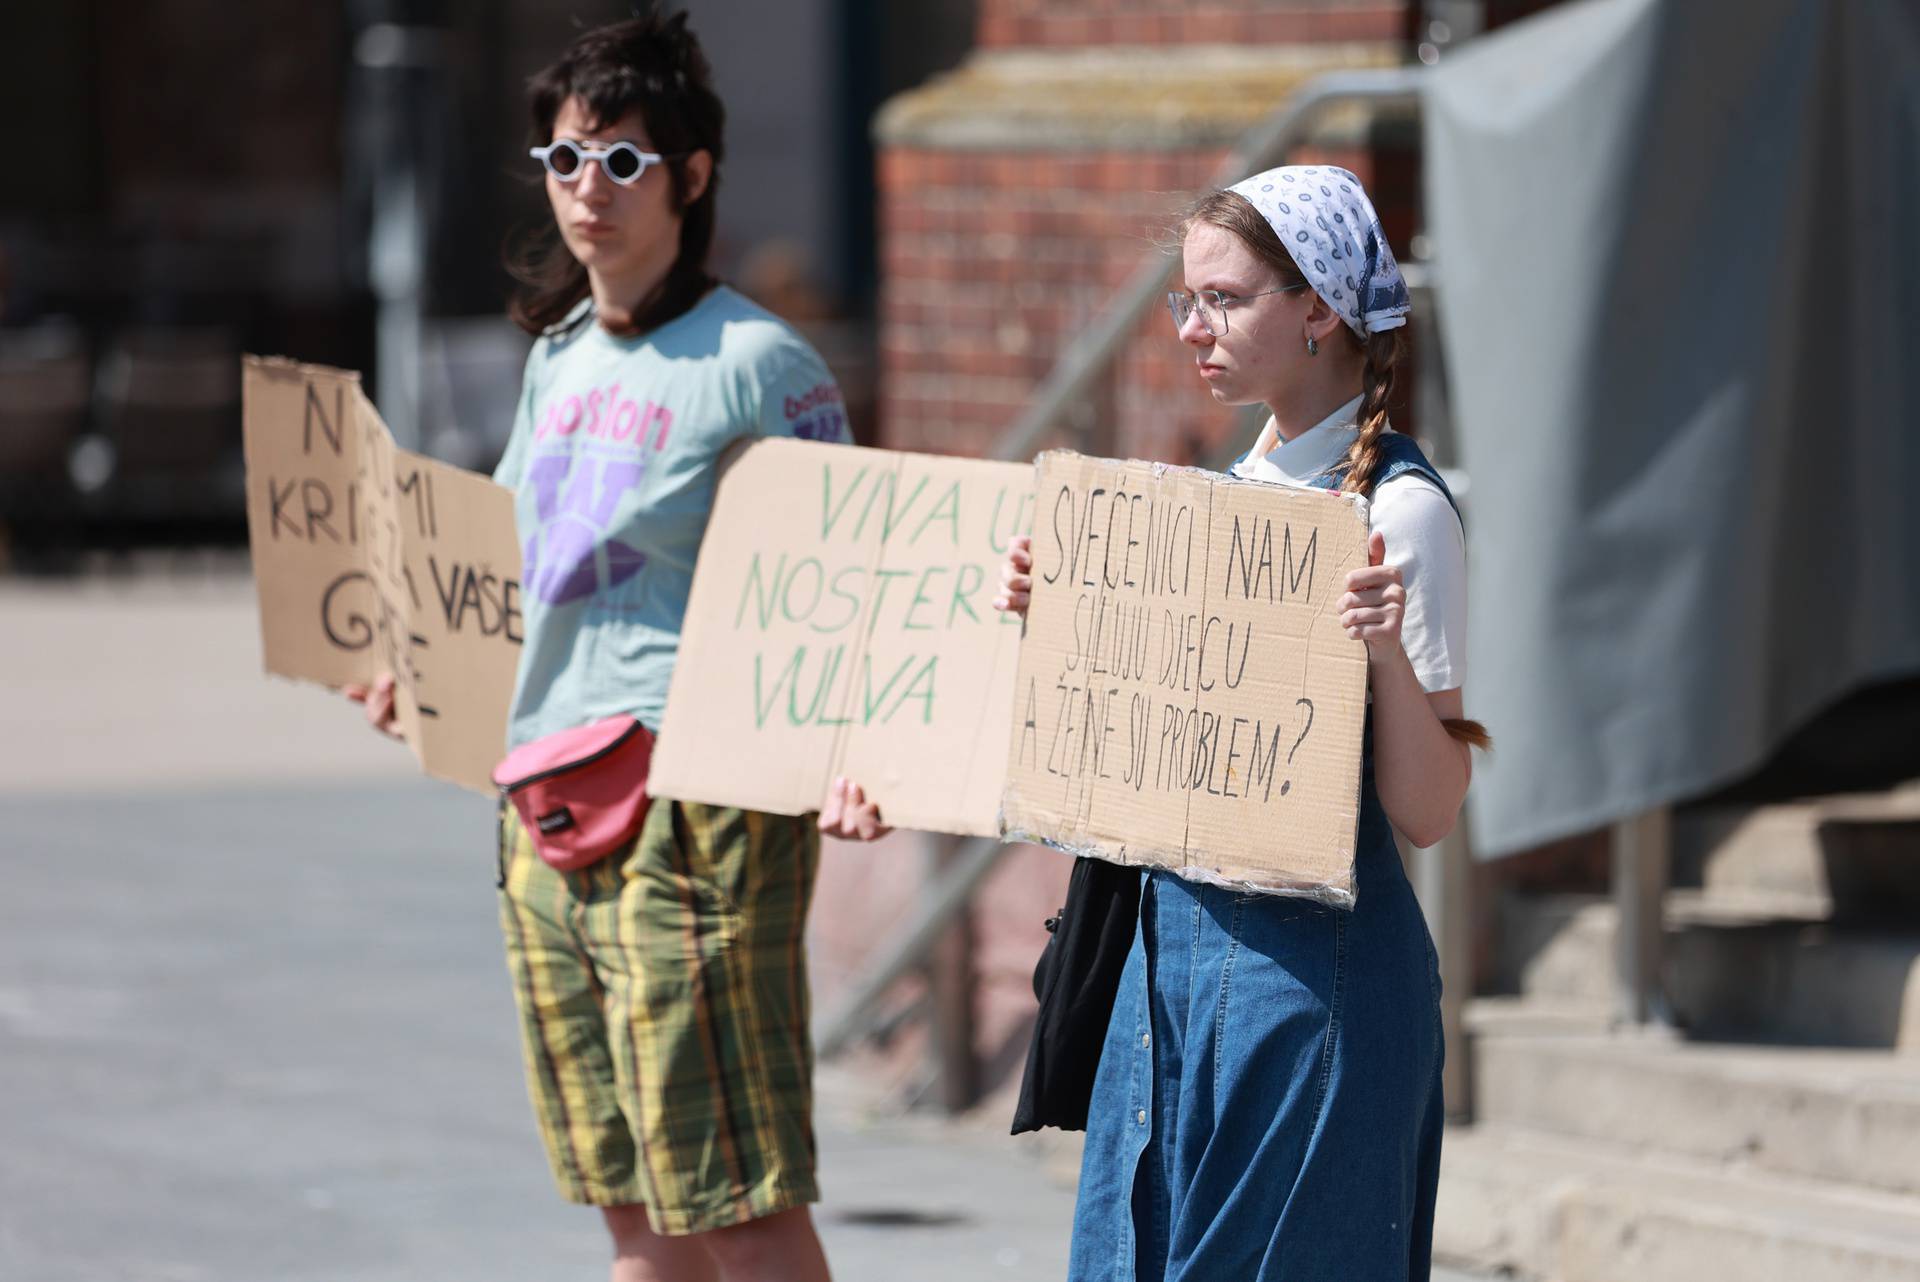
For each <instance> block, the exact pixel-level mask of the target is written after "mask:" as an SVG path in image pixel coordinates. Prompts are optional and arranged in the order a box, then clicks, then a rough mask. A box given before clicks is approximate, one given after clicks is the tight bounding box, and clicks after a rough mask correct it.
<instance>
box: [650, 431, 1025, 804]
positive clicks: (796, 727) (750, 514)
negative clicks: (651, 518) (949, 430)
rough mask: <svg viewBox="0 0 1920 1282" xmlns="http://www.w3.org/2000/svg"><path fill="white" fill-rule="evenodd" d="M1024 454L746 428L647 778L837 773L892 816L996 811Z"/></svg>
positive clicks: (812, 791) (782, 799) (732, 782)
mask: <svg viewBox="0 0 1920 1282" xmlns="http://www.w3.org/2000/svg"><path fill="white" fill-rule="evenodd" d="M1032 503H1033V469H1032V468H1030V467H1026V466H1022V465H1019V464H1013V463H991V462H983V461H981V460H978V459H958V458H943V457H935V456H931V455H923V454H907V453H902V452H898V451H893V450H869V449H859V448H855V447H851V446H821V445H813V444H809V443H806V442H800V441H785V440H765V441H757V442H754V443H753V444H752V445H750V446H747V447H746V448H745V449H744V450H742V451H741V452H740V453H739V454H738V455H737V456H736V457H735V458H734V459H733V460H732V462H731V463H730V464H729V466H728V467H727V468H726V470H725V472H724V473H723V474H722V476H721V478H720V482H719V488H718V493H717V494H716V496H715V500H714V506H713V513H712V515H711V517H710V518H709V520H708V524H707V532H706V537H705V539H704V541H703V542H702V543H701V545H700V561H699V565H698V567H697V569H696V571H695V573H694V579H693V590H692V596H691V598H690V600H689V602H688V605H687V616H686V625H685V629H684V631H683V632H682V634H681V643H680V657H679V660H678V663H677V664H676V666H675V668H674V673H673V687H672V689H671V691H670V692H669V694H668V698H667V715H666V719H665V721H664V723H663V724H662V726H661V729H660V742H659V744H658V746H657V750H656V752H655V755H654V758H653V774H652V778H651V780H650V782H649V787H650V788H651V789H652V791H653V792H654V793H655V795H657V796H663V797H676V798H680V799H682V800H688V801H704V802H710V803H714V804H724V805H735V806H746V807H750V808H752V809H757V810H765V811H771V812H773V813H775V814H789V815H791V814H802V813H805V812H806V811H809V810H814V809H817V808H818V807H819V805H820V802H821V798H822V797H824V796H825V795H826V789H827V786H828V784H829V783H830V782H831V781H832V780H833V778H834V777H835V776H836V775H843V774H844V775H846V776H848V777H849V778H852V779H854V780H855V781H856V782H858V783H859V784H860V785H861V786H862V787H863V788H865V789H866V791H867V793H868V795H869V796H870V797H872V798H874V799H876V800H877V801H878V802H879V803H880V808H881V814H882V815H883V816H884V817H885V818H886V820H887V822H889V823H891V824H894V825H896V826H899V827H905V828H920V829H925V830H928V831H933V832H953V833H974V834H980V835H984V836H992V835H996V834H997V833H998V831H999V825H998V822H997V816H998V811H999V804H1000V792H1001V786H1002V783H1003V781H1004V779H1005V777H1006V759H1007V743H1008V738H1007V731H1008V724H1009V718H1010V716H1011V709H1012V706H1013V676H1014V666H1015V664H1016V662H1017V660H1018V654H1019V642H1020V629H1019V618H1018V616H1014V615H1002V614H1000V613H999V612H998V611H996V610H995V609H994V608H993V598H994V597H995V596H996V595H997V594H998V592H999V588H1000V564H1001V561H1002V560H1003V558H1004V557H1005V555H1006V549H1007V545H1008V541H1009V540H1010V539H1011V538H1012V536H1013V535H1015V534H1021V533H1025V532H1026V531H1027V529H1028V526H1029V524H1030V516H1031V511H1032Z"/></svg>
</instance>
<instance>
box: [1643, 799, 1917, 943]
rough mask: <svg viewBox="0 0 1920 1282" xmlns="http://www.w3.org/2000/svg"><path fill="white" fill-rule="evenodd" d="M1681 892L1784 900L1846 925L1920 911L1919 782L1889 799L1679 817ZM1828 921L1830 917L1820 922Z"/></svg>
mask: <svg viewBox="0 0 1920 1282" xmlns="http://www.w3.org/2000/svg"><path fill="white" fill-rule="evenodd" d="M1673 873H1674V882H1675V884H1676V885H1682V886H1687V885H1691V886H1698V887H1701V888H1702V889H1705V890H1708V891H1722V890H1732V891H1760V892H1769V893H1775V894H1786V895H1789V896H1792V897H1795V898H1798V899H1802V900H1809V901H1815V902H1820V901H1824V902H1825V903H1827V904H1828V905H1830V906H1831V915H1833V916H1835V917H1837V918H1839V919H1841V920H1855V919H1858V920H1862V921H1873V920H1880V921H1886V920H1897V919H1902V918H1904V919H1906V920H1911V919H1912V917H1913V915H1914V914H1915V913H1916V912H1920V780H1916V781H1913V782H1909V783H1906V784H1903V785H1901V786H1900V787H1898V788H1895V789H1892V790H1890V791H1887V792H1878V793H1848V794H1845V795H1839V796H1831V797H1813V798H1807V799H1804V800H1800V801H1792V802H1780V803H1775V804H1771V805H1763V806H1719V807H1715V806H1693V807H1681V808H1679V809H1677V810H1675V811H1674V813H1673ZM1823 915H1827V914H1823Z"/></svg>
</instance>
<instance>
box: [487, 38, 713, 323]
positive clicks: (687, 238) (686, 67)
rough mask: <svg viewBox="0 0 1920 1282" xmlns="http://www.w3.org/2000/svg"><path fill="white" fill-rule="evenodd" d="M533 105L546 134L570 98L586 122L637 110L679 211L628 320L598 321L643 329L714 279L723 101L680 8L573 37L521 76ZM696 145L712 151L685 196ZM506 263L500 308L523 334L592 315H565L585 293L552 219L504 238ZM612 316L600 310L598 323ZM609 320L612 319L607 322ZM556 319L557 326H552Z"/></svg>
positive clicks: (541, 140) (546, 136)
mask: <svg viewBox="0 0 1920 1282" xmlns="http://www.w3.org/2000/svg"><path fill="white" fill-rule="evenodd" d="M527 98H528V105H529V106H530V107H531V108H532V112H533V121H532V124H533V132H532V135H531V137H532V140H533V145H534V146H543V145H545V144H546V143H548V142H551V141H552V140H553V122H554V118H555V117H557V116H558V115H559V114H560V107H561V105H562V104H563V103H565V102H566V101H567V99H569V98H578V99H579V100H580V101H581V102H582V103H584V104H585V105H586V108H587V111H588V113H589V114H590V115H591V116H592V118H593V122H594V124H595V125H605V124H608V123H610V122H612V121H615V120H618V119H620V118H621V117H622V116H624V115H626V114H627V113H628V112H630V111H636V110H637V111H638V112H639V113H640V119H641V120H642V122H644V123H645V125H646V128H647V138H648V140H649V141H650V142H651V143H652V144H653V149H654V150H655V151H657V152H659V153H660V154H661V155H662V156H664V157H666V162H665V165H664V168H665V170H666V172H667V176H668V179H669V181H670V182H671V183H672V185H673V202H674V208H675V210H676V211H677V212H678V213H679V214H680V217H681V222H680V253H679V255H678V256H677V257H676V258H675V259H674V260H673V266H672V267H670V268H669V269H668V270H667V274H666V276H665V277H664V278H663V279H662V280H661V281H660V283H659V285H657V286H656V287H655V288H654V290H653V292H652V293H650V294H648V295H647V297H645V298H644V299H642V300H641V301H640V303H639V305H638V306H637V307H635V308H634V312H633V316H632V318H631V321H630V322H629V323H627V324H623V325H619V327H618V328H615V325H614V324H608V325H607V327H608V328H609V329H611V330H613V331H614V332H615V333H620V334H623V335H626V336H632V335H636V334H644V333H646V332H647V331H649V330H652V329H657V328H659V327H660V326H661V325H664V324H665V323H666V322H668V321H670V320H672V319H673V318H674V317H676V316H679V315H681V314H682V313H684V312H686V311H687V310H688V309H689V308H691V307H692V306H693V305H694V304H695V303H697V302H699V301H700V299H701V298H702V297H704V296H705V295H706V293H707V291H708V290H710V289H712V288H713V286H714V285H715V283H716V282H715V280H714V278H713V277H712V276H711V275H709V274H708V272H707V254H708V251H710V250H711V249H712V248H713V226H714V210H715V202H716V199H717V197H718V195H719V190H720V161H721V159H722V157H723V156H724V155H725V152H726V144H725V141H724V134H725V128H726V108H725V107H723V106H722V105H721V102H720V97H719V95H718V94H716V93H715V92H714V91H713V72H712V68H710V67H709V66H708V65H707V59H706V55H705V54H704V53H702V52H701V50H700V42H699V40H697V39H696V38H695V37H694V34H693V32H692V31H690V30H688V28H687V15H686V14H685V13H684V12H681V13H676V14H674V15H672V16H671V17H663V16H662V15H661V14H660V13H659V12H658V11H657V10H655V11H653V12H650V13H648V14H646V15H645V16H642V17H637V18H633V19H630V20H628V21H626V22H616V23H613V24H612V25H610V26H605V27H597V28H595V29H594V30H592V31H589V32H587V33H585V34H584V35H582V36H581V37H580V38H579V39H578V40H575V41H574V42H573V44H572V45H571V46H570V47H569V48H568V49H567V51H566V52H565V53H564V54H562V55H560V58H559V60H558V61H556V62H554V63H553V64H552V65H551V66H549V67H547V68H545V69H544V70H542V71H541V72H539V73H538V74H537V75H535V76H534V77H533V79H531V80H530V81H528V82H527ZM696 151H704V152H706V153H707V154H708V155H710V156H712V157H713V167H712V172H711V173H710V174H709V176H708V178H707V186H706V190H704V191H702V192H701V193H700V195H699V197H698V198H697V199H694V200H688V199H687V193H688V191H689V190H690V188H691V183H690V181H689V175H688V170H687V159H688V157H689V156H691V155H692V154H693V153H694V152H696ZM507 270H508V271H509V272H511V273H512V274H513V277H514V279H515V280H516V281H518V282H519V284H520V289H519V290H518V291H517V292H516V294H515V296H514V298H513V301H512V303H511V304H510V305H509V307H508V314H509V315H510V316H512V318H513V321H514V323H515V324H517V325H518V326H520V328H522V329H524V330H526V331H527V332H528V333H530V334H534V335H540V334H547V333H563V332H571V331H572V330H573V329H575V328H578V327H579V326H580V325H582V324H584V323H585V322H586V321H587V319H588V318H589V317H590V316H591V315H592V311H591V309H588V310H586V311H583V312H582V313H581V314H580V315H579V316H578V317H576V318H575V319H574V321H573V324H571V325H565V322H566V319H567V316H568V314H569V313H570V312H572V311H573V309H574V308H575V307H577V306H579V303H580V300H581V299H583V298H585V297H587V295H588V293H589V287H588V283H587V269H586V268H585V267H583V266H581V264H580V262H579V260H578V259H576V258H575V257H574V256H573V255H572V253H570V252H569V251H568V249H567V246H566V243H565V242H564V241H562V240H561V238H560V233H559V229H558V228H557V227H555V226H554V225H553V222H552V220H551V219H548V220H546V221H545V222H544V225H543V226H542V227H541V228H540V229H538V230H537V231H534V232H532V233H531V234H526V235H523V236H521V237H520V238H518V239H517V240H516V242H515V243H512V244H510V245H509V246H508V249H507ZM610 320H614V318H606V317H603V318H602V323H603V324H606V323H607V322H608V321H610ZM616 324H617V321H616ZM563 325H565V328H564V329H562V328H561V327H562V326H563Z"/></svg>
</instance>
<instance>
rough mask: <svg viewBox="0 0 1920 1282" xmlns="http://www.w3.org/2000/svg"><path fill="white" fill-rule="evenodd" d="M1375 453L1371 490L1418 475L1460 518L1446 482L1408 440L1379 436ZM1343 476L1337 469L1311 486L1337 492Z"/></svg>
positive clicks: (1397, 435) (1395, 435) (1390, 434)
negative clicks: (1376, 460)
mask: <svg viewBox="0 0 1920 1282" xmlns="http://www.w3.org/2000/svg"><path fill="white" fill-rule="evenodd" d="M1379 449H1380V462H1379V463H1378V464H1376V465H1375V467H1374V472H1373V484H1374V488H1376V489H1378V488H1379V487H1380V486H1382V485H1385V484H1386V483H1387V482H1388V481H1391V480H1392V479H1393V478H1394V477H1396V476H1403V475H1405V474H1406V473H1408V472H1418V473H1419V474H1420V475H1421V476H1424V477H1426V478H1427V479H1428V480H1429V481H1432V482H1433V483H1434V485H1435V486H1437V487H1438V488H1439V490H1440V493H1441V494H1442V495H1444V496H1445V497H1446V500H1447V502H1448V504H1449V505H1451V506H1452V508H1453V514H1454V515H1455V516H1460V504H1459V503H1458V502H1457V501H1456V500H1455V499H1454V497H1453V491H1452V490H1450V489H1448V488H1447V483H1446V481H1445V480H1444V479H1443V478H1442V477H1441V475H1440V469H1439V468H1437V467H1435V466H1434V465H1433V464H1432V463H1430V462H1428V461H1427V456H1426V455H1425V454H1423V453H1421V451H1420V446H1419V445H1418V444H1417V443H1416V442H1415V441H1414V439H1413V438H1412V437H1411V436H1402V435H1401V434H1400V433H1398V432H1382V433H1381V434H1380V440H1379ZM1346 475H1347V473H1346V469H1345V468H1340V469H1338V470H1336V471H1331V472H1324V473H1322V474H1321V475H1319V476H1316V477H1314V478H1313V483H1314V484H1315V485H1317V486H1319V487H1320V488H1321V489H1326V490H1337V489H1339V488H1340V483H1341V481H1343V480H1345V479H1346ZM1462 519H1463V520H1464V518H1462Z"/></svg>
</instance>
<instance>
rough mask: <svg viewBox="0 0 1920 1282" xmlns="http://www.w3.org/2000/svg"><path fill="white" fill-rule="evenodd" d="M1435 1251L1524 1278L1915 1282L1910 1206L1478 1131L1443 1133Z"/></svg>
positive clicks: (1804, 1183) (1909, 1201)
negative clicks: (1443, 1145) (1445, 1138)
mask: <svg viewBox="0 0 1920 1282" xmlns="http://www.w3.org/2000/svg"><path fill="white" fill-rule="evenodd" d="M1434 1254H1435V1256H1436V1257H1437V1258H1438V1259H1440V1260H1441V1261H1443V1262H1444V1263H1446V1264H1447V1265H1449V1266H1451V1267H1459V1268H1469V1269H1479V1270H1485V1271H1490V1272H1505V1273H1507V1274H1509V1275H1516V1276H1518V1277H1521V1278H1526V1279H1530V1280H1533V1282H1628V1280H1631V1282H1720V1280H1721V1279H1728V1280H1729V1282H1731V1280H1735V1279H1737V1282H1827V1280H1829V1279H1830V1280H1832V1282H1842V1280H1843V1279H1844V1282H1920V1198H1915V1197H1911V1196H1903V1195H1896V1194H1889V1193H1876V1192H1866V1191H1859V1190H1849V1189H1836V1188H1833V1187H1830V1186H1827V1185H1824V1184H1822V1183H1820V1182H1817V1181H1808V1180H1800V1179H1788V1178H1784V1177H1780V1176H1773V1175H1768V1174H1765V1173H1762V1172H1756V1171H1752V1170H1745V1169H1738V1168H1733V1167H1728V1166H1724V1165H1714V1164H1707V1163H1702V1162H1698V1161H1686V1160H1680V1159H1673V1158H1663V1157H1656V1156H1650V1155H1647V1154H1645V1153H1637V1152H1634V1151H1633V1150H1631V1149H1628V1148H1624V1147H1622V1146H1618V1145H1610V1144H1607V1143H1604V1142H1600V1141H1592V1140H1586V1141H1581V1140H1569V1139H1566V1138H1562V1137H1556V1136H1550V1135H1541V1134H1539V1133H1536V1132H1531V1131H1527V1130H1524V1129H1521V1128H1516V1127H1511V1126H1504V1125H1499V1124H1485V1123H1483V1124H1479V1125H1476V1126H1473V1127H1468V1128H1461V1129H1459V1130H1456V1131H1452V1132H1449V1134H1448V1136H1447V1140H1446V1145H1445V1148H1444V1150H1443V1157H1442V1159H1441V1177H1440V1197H1439V1207H1438V1213H1437V1216H1436V1221H1435V1226H1434Z"/></svg>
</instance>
